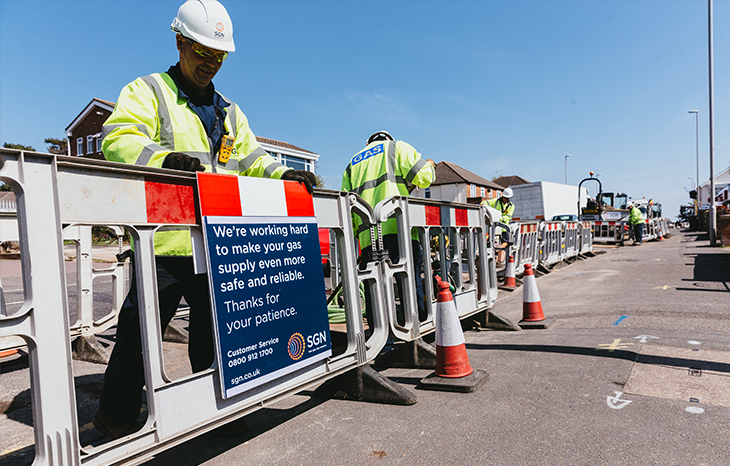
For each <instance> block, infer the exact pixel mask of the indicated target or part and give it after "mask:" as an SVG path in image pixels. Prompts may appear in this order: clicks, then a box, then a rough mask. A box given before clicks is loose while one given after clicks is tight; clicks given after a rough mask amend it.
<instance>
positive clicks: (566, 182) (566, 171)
mask: <svg viewBox="0 0 730 466" xmlns="http://www.w3.org/2000/svg"><path fill="white" fill-rule="evenodd" d="M568 157H570V154H568V155H566V156H565V184H568Z"/></svg>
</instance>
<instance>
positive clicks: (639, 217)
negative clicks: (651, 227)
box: [629, 207, 645, 225]
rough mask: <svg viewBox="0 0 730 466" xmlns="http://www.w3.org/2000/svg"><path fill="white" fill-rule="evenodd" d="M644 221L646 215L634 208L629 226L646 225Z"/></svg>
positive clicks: (631, 211)
mask: <svg viewBox="0 0 730 466" xmlns="http://www.w3.org/2000/svg"><path fill="white" fill-rule="evenodd" d="M644 221H645V220H644V214H642V213H641V210H640V209H639V208H637V207H632V208H631V210H630V211H629V225H637V224H639V223H644Z"/></svg>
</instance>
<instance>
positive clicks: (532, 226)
mask: <svg viewBox="0 0 730 466" xmlns="http://www.w3.org/2000/svg"><path fill="white" fill-rule="evenodd" d="M537 225H538V224H537V223H523V224H522V225H520V233H523V234H524V233H534V232H536V231H537Z"/></svg>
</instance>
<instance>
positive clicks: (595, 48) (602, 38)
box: [0, 0, 730, 218]
mask: <svg viewBox="0 0 730 466" xmlns="http://www.w3.org/2000/svg"><path fill="white" fill-rule="evenodd" d="M181 3H182V0H173V1H167V0H164V1H163V0H157V1H155V0H152V1H150V0H145V1H133V0H125V1H103V0H100V1H91V0H87V1H66V0H53V1H40V0H0V142H12V143H18V144H25V145H31V146H33V147H35V148H36V149H37V150H41V151H45V150H46V145H45V144H44V143H43V140H44V139H45V138H46V137H58V138H61V137H65V133H64V129H65V128H66V126H68V125H69V124H70V123H71V121H72V120H73V119H74V118H75V117H76V115H77V114H78V113H79V112H80V111H81V110H82V109H83V108H84V107H85V106H86V105H87V104H88V103H89V102H90V101H91V99H92V98H94V97H97V98H101V99H104V100H110V101H116V99H117V97H118V95H119V91H120V89H121V88H122V87H123V86H124V85H125V84H127V83H128V82H130V81H132V80H134V79H135V78H137V77H138V76H143V75H147V74H150V73H153V72H161V71H165V70H167V68H168V67H169V66H170V65H172V64H174V63H176V61H177V50H176V48H175V38H174V33H173V32H171V31H170V23H171V22H172V19H173V17H174V16H175V15H176V13H177V9H178V7H179V5H180V4H181ZM223 4H224V5H225V6H226V7H227V8H228V11H229V14H230V16H231V18H232V20H233V23H234V38H235V42H236V46H237V51H236V52H235V53H234V54H232V55H231V56H230V57H229V58H228V60H227V61H226V62H225V63H224V64H223V67H222V68H221V71H220V72H219V73H218V76H216V78H215V80H214V83H215V85H216V87H217V88H218V89H219V90H220V91H221V92H222V93H223V94H224V95H226V96H227V97H229V98H231V99H232V100H234V101H236V102H237V103H238V104H239V105H240V106H241V108H242V109H243V111H244V113H246V115H247V116H248V118H249V122H250V124H251V128H252V129H253V131H254V133H255V134H256V135H259V136H263V137H267V138H272V139H278V140H282V141H287V142H289V143H291V144H294V145H297V146H299V147H302V148H305V149H307V150H310V151H313V152H316V153H318V154H320V155H321V158H320V163H319V165H318V172H319V173H320V174H321V175H323V176H324V177H325V179H326V185H327V187H330V188H339V186H340V180H341V175H342V171H343V169H344V168H345V166H346V164H347V162H348V160H349V158H350V157H351V156H352V155H354V154H355V153H356V152H357V151H358V150H359V149H361V148H362V147H363V146H364V142H365V139H366V138H367V136H368V135H369V134H370V133H371V132H373V131H375V130H379V129H387V130H388V131H390V132H391V133H392V134H393V135H394V136H395V137H396V138H397V139H403V140H405V141H407V142H409V143H410V144H412V145H413V146H414V147H416V149H418V151H419V152H421V154H422V155H423V156H424V157H426V158H432V159H434V160H435V161H437V162H438V161H441V160H447V161H449V162H453V163H456V164H458V165H460V166H462V167H464V168H466V169H468V170H471V171H472V172H474V173H477V174H479V175H481V176H483V177H485V178H487V179H491V178H493V177H494V176H497V175H520V176H522V177H523V178H526V179H527V180H530V181H539V180H543V181H552V182H559V183H562V182H564V178H565V155H566V154H571V157H570V158H569V159H568V182H569V183H570V184H578V182H579V181H580V180H581V179H583V178H584V177H587V176H588V173H589V171H594V172H596V173H601V175H600V179H601V180H602V181H603V188H604V190H605V191H623V192H626V193H628V194H629V195H630V196H633V197H643V196H645V197H647V198H653V199H655V200H657V201H658V202H661V203H662V204H663V205H664V215H665V216H668V217H670V218H673V217H674V216H675V215H676V214H677V212H678V208H679V205H680V204H683V203H686V202H688V197H687V194H686V191H685V187H688V188H689V187H690V185H691V183H692V181H691V180H689V179H688V177H692V178H693V179H694V178H696V174H695V172H696V150H695V116H694V115H690V114H688V113H687V112H688V110H691V109H698V110H699V111H700V118H699V128H700V132H699V134H700V146H699V149H700V178H701V180H702V182H704V181H706V180H707V178H708V177H709V115H708V109H709V90H708V53H707V51H708V37H707V27H708V25H707V2H706V1H702V0H693V1H662V0H654V1H637V0H631V1H448V2H441V1H336V0H330V1H305V0H292V1H237V0H227V1H226V0H223ZM729 24H730V1H726V0H721V1H715V2H714V26H715V35H714V44H715V54H714V59H715V73H714V75H715V167H716V172H719V171H721V170H722V169H724V168H726V167H727V166H728V165H730V132H729V131H728V128H729V127H730V82H728V79H727V78H728V76H729V75H730V28H728V25H729ZM589 189H590V190H591V194H592V195H594V194H595V189H594V186H589Z"/></svg>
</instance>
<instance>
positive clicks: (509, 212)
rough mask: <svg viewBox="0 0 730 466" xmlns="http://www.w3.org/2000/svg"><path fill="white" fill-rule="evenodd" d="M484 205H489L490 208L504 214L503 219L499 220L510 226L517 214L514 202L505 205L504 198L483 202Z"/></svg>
mask: <svg viewBox="0 0 730 466" xmlns="http://www.w3.org/2000/svg"><path fill="white" fill-rule="evenodd" d="M482 205H488V206H489V207H493V208H495V209H497V210H498V211H500V212H502V217H500V219H499V221H500V222H501V223H505V224H509V223H510V222H511V221H512V216H513V215H514V213H515V203H514V202H512V201H510V202H509V203H507V204H504V203H502V198H501V197H497V198H494V199H486V200H484V201H482Z"/></svg>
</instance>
